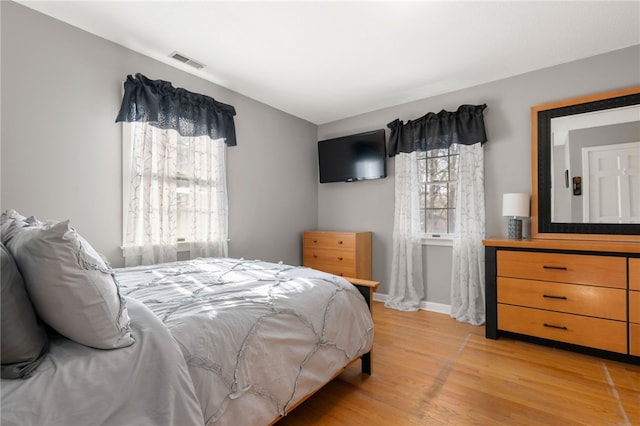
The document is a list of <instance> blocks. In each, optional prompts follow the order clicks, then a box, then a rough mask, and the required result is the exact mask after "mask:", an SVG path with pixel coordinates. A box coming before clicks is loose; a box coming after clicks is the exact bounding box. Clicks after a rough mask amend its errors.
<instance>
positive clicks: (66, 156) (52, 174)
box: [0, 1, 317, 266]
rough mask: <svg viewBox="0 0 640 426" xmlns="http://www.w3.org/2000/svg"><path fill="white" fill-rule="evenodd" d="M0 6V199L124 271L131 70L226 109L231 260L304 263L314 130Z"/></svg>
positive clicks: (312, 217) (312, 207)
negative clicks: (233, 136)
mask: <svg viewBox="0 0 640 426" xmlns="http://www.w3.org/2000/svg"><path fill="white" fill-rule="evenodd" d="M0 3H1V5H0V7H1V11H2V12H1V19H2V21H1V23H2V28H1V38H2V44H1V49H2V50H1V54H2V68H1V78H2V81H1V82H2V101H1V102H2V106H1V110H2V116H1V119H2V131H1V137H2V139H1V143H2V145H1V174H0V176H1V181H2V182H1V197H0V205H1V209H2V210H3V211H4V210H5V209H7V208H13V209H16V210H18V211H19V212H21V213H23V214H27V215H36V216H38V217H39V218H42V219H70V220H71V223H72V224H73V225H74V226H75V227H76V229H77V230H78V232H80V233H81V234H82V235H83V236H84V237H85V238H87V239H88V240H89V241H90V242H91V243H92V244H93V245H94V246H95V248H96V249H97V250H98V251H100V252H102V253H104V254H105V255H106V256H107V257H108V258H109V260H110V261H111V262H112V264H113V265H114V266H121V265H122V264H123V260H122V256H121V252H120V249H119V246H120V245H121V236H122V200H121V185H122V183H121V180H122V166H121V163H122V149H121V143H122V142H121V129H120V125H119V124H115V123H114V120H115V116H116V114H117V112H118V109H119V106H120V101H121V98H122V82H123V81H124V79H125V77H126V76H127V74H135V73H137V72H140V73H143V74H145V75H146V76H147V77H149V78H152V79H162V80H168V81H171V82H172V83H173V84H174V86H176V87H184V88H186V89H187V90H190V91H194V92H199V93H203V94H207V95H209V96H212V97H214V98H215V99H217V100H219V101H221V102H224V103H228V104H231V105H233V106H235V108H236V111H237V117H236V127H237V135H238V146H236V147H233V148H229V149H228V150H227V153H228V166H227V167H228V171H227V176H228V190H229V208H230V221H229V232H230V238H231V242H230V246H229V247H230V255H231V256H234V257H246V258H259V259H263V260H269V261H280V260H282V261H285V262H287V263H292V264H300V262H301V253H300V250H301V248H300V246H301V242H300V241H301V240H300V239H301V233H302V231H303V230H305V229H313V228H315V227H316V225H317V222H316V220H317V178H316V173H315V167H316V166H315V162H316V157H315V156H316V133H317V126H316V125H314V124H312V123H309V122H307V121H304V120H301V119H299V118H296V117H293V116H291V115H288V114H285V113H283V112H281V111H279V110H276V109H274V108H272V107H269V106H267V105H265V104H262V103H259V102H257V101H254V100H252V99H249V98H246V97H244V96H241V95H239V94H237V93H235V92H232V91H230V90H227V89H224V88H222V87H219V86H216V85H214V84H212V83H209V82H207V81H205V80H203V79H200V78H198V77H195V76H192V75H190V74H188V73H185V72H183V71H181V70H179V69H176V68H173V67H170V66H168V65H166V64H162V63H160V62H157V61H155V60H152V59H150V58H148V57H146V56H142V55H139V54H137V53H135V52H133V51H131V50H128V49H125V48H123V47H121V46H119V45H116V44H114V43H111V42H109V41H106V40H104V39H101V38H99V37H96V36H93V35H91V34H89V33H87V32H84V31H82V30H79V29H77V28H75V27H72V26H69V25H67V24H65V23H62V22H60V21H57V20H54V19H52V18H50V17H48V16H45V15H42V14H40V13H38V12H35V11H32V10H31V9H28V8H26V7H23V6H21V5H18V4H16V3H12V2H5V1H3V2H0Z"/></svg>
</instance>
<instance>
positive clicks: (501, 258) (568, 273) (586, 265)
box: [498, 251, 627, 289]
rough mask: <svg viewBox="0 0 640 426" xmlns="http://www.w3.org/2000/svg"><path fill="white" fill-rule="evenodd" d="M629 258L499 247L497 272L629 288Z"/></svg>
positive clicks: (546, 279)
mask: <svg viewBox="0 0 640 426" xmlns="http://www.w3.org/2000/svg"><path fill="white" fill-rule="evenodd" d="M626 262H627V259H626V258H624V257H609V256H593V255H578V254H558V253H531V252H519V251H499V252H498V276H500V277H511V278H526V279H532V280H539V281H557V282H563V283H573V284H589V285H596V286H603V287H616V288H624V289H626V287H627V267H626V266H627V265H626Z"/></svg>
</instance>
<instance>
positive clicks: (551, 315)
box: [498, 304, 627, 353]
mask: <svg viewBox="0 0 640 426" xmlns="http://www.w3.org/2000/svg"><path fill="white" fill-rule="evenodd" d="M498 329H500V330H504V331H511V332H513V333H519V334H526V335H529V336H536V337H541V338H543V339H549V340H557V341H560V342H566V343H571V344H574V345H580V346H588V347H592V348H597V349H603V350H606V351H612V352H619V353H627V323H626V322H622V321H613V320H606V319H600V318H591V317H584V316H580V315H572V314H562V313H557V312H551V311H543V310H540V309H532V308H522V307H518V306H511V305H503V304H498Z"/></svg>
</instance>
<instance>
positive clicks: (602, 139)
mask: <svg viewBox="0 0 640 426" xmlns="http://www.w3.org/2000/svg"><path fill="white" fill-rule="evenodd" d="M531 132H532V168H531V170H532V197H531V213H532V218H531V235H532V237H533V238H555V239H590V240H608V241H640V86H637V87H631V88H628V89H621V90H616V91H612V92H607V93H601V94H597V95H591V96H584V97H581V98H575V99H568V100H564V101H559V102H553V103H549V104H544V105H538V106H535V107H533V108H532V109H531Z"/></svg>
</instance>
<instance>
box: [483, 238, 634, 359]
mask: <svg viewBox="0 0 640 426" xmlns="http://www.w3.org/2000/svg"><path fill="white" fill-rule="evenodd" d="M484 244H485V251H486V256H485V257H486V283H485V285H486V313H487V320H486V336H487V337H488V338H492V339H496V338H498V336H500V335H509V336H512V337H516V338H525V339H526V340H533V341H535V342H538V343H543V344H547V345H553V346H558V347H562V348H565V349H570V350H576V351H580V352H587V353H591V354H594V355H598V356H604V357H608V358H613V359H618V360H621V361H627V362H633V363H640V358H638V357H640V244H638V243H634V242H628V243H627V242H620V243H616V242H600V241H598V242H595V243H594V242H593V241H573V240H543V239H534V240H505V239H489V240H485V241H484Z"/></svg>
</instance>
